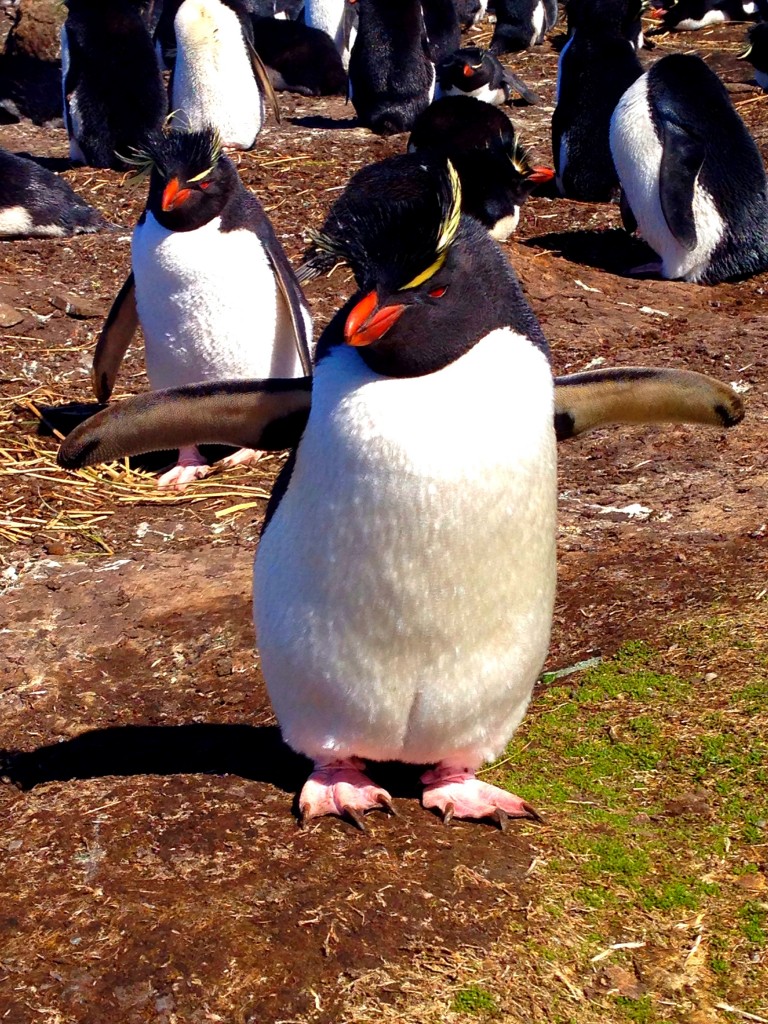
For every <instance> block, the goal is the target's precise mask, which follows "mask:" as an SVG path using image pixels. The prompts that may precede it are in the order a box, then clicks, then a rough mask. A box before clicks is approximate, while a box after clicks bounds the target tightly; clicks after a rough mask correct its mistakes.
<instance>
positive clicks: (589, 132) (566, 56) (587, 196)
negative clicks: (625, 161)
mask: <svg viewBox="0 0 768 1024" xmlns="http://www.w3.org/2000/svg"><path fill="white" fill-rule="evenodd" d="M571 2H572V4H573V5H574V6H571V5H570V4H569V19H570V24H571V32H572V34H571V37H570V39H569V40H568V42H567V43H566V45H565V46H564V47H563V50H562V51H561V53H560V59H559V63H558V74H557V98H556V106H555V110H554V113H553V115H552V156H553V159H554V163H555V170H556V172H557V188H558V191H559V192H560V194H561V195H563V196H566V197H567V198H568V199H578V200H582V201H585V202H607V201H608V200H610V199H611V198H612V196H613V194H614V192H615V191H616V190H617V189H618V184H619V181H618V176H617V174H616V169H615V168H614V166H613V161H612V159H611V149H610V143H609V131H610V122H611V115H612V114H613V111H614V109H615V107H616V104H617V103H618V102H619V100H620V99H621V97H622V95H623V93H624V92H625V91H626V89H628V88H629V86H630V85H631V84H632V83H633V82H634V81H635V80H636V79H637V78H638V77H639V76H640V75H641V74H642V73H643V68H642V65H641V64H640V61H639V60H638V57H637V53H636V52H635V48H634V46H633V45H632V43H631V42H630V41H629V40H628V39H627V38H626V35H625V29H624V26H623V23H622V20H621V14H622V8H621V5H615V4H608V5H604V4H602V3H601V4H597V5H594V6H593V5H591V4H589V3H579V4H578V5H576V2H575V0H571Z"/></svg>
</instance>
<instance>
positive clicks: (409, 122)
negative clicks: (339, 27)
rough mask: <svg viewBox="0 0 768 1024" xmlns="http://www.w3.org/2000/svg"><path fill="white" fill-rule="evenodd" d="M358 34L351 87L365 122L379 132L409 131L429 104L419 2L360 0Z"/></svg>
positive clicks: (431, 78)
mask: <svg viewBox="0 0 768 1024" xmlns="http://www.w3.org/2000/svg"><path fill="white" fill-rule="evenodd" d="M356 6H357V7H358V9H359V17H358V32H357V37H356V39H355V45H354V46H353V47H352V55H351V57H350V59H349V87H350V89H349V91H350V96H351V99H352V103H353V105H354V108H355V110H356V112H357V116H358V118H359V119H360V122H361V124H363V125H364V126H365V127H366V128H370V129H371V131H372V132H375V133H376V134H377V135H397V134H398V133H399V132H407V131H409V130H410V129H411V128H412V127H413V123H414V121H415V120H416V118H417V117H418V115H419V114H420V113H421V112H422V110H426V108H427V107H428V106H429V104H430V102H431V100H432V97H433V95H434V91H435V66H434V64H433V63H432V61H431V60H430V59H429V54H428V47H427V35H426V31H425V28H424V18H423V16H422V12H421V4H420V2H419V0H357V4H356Z"/></svg>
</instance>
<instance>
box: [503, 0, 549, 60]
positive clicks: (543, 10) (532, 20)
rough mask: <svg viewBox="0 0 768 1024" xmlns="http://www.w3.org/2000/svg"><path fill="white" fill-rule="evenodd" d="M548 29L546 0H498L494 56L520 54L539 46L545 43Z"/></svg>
mask: <svg viewBox="0 0 768 1024" xmlns="http://www.w3.org/2000/svg"><path fill="white" fill-rule="evenodd" d="M550 12H551V7H550ZM556 17H557V8H556V7H555V18H556ZM549 27H550V26H549V25H548V23H547V6H546V5H545V3H544V0H496V27H495V28H494V30H493V38H492V39H491V47H490V49H491V53H494V54H499V53H517V52H519V51H520V50H527V49H528V48H529V47H531V46H539V45H540V44H541V43H543V42H544V35H545V34H546V32H547V30H548V28H549Z"/></svg>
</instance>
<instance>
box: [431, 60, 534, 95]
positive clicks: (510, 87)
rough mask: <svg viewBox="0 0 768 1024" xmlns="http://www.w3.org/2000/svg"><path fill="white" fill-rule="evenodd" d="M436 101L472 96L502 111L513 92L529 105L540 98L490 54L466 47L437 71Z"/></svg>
mask: <svg viewBox="0 0 768 1024" xmlns="http://www.w3.org/2000/svg"><path fill="white" fill-rule="evenodd" d="M436 75H437V84H436V86H435V99H441V98H442V97H443V96H472V97H473V98H474V99H476V100H482V101H483V102H484V103H492V104H493V105H494V106H497V107H500V106H501V105H502V104H503V103H508V102H509V100H510V96H511V92H512V91H514V92H517V93H519V94H520V95H521V96H522V97H523V99H524V100H525V101H526V103H538V102H539V97H538V96H537V95H536V93H535V92H532V91H531V90H530V89H529V88H528V86H527V85H525V83H524V82H522V81H521V80H520V79H519V78H518V77H517V75H513V74H512V72H511V71H508V70H507V69H506V68H505V67H504V66H503V65H502V64H501V62H500V61H499V60H498V59H497V58H496V57H494V55H493V54H492V53H489V52H488V51H487V50H481V49H480V48H479V47H478V46H466V47H464V48H463V49H461V50H456V52H455V53H452V54H450V55H449V56H448V57H446V58H444V60H442V61H440V63H439V64H438V65H437V68H436Z"/></svg>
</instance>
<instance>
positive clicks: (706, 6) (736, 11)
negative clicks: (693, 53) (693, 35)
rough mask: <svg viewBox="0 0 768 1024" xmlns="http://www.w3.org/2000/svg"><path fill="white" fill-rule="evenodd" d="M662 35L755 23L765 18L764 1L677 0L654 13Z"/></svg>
mask: <svg viewBox="0 0 768 1024" xmlns="http://www.w3.org/2000/svg"><path fill="white" fill-rule="evenodd" d="M653 17H654V18H655V19H656V20H660V21H661V25H662V28H663V30H664V31H665V32H693V31H696V30H697V29H700V28H706V27H707V25H722V24H724V23H725V22H728V21H754V20H757V19H761V20H762V19H764V18H766V17H768V4H767V3H766V0H677V2H676V3H673V4H671V5H670V6H669V7H668V8H667V9H666V10H663V9H661V10H656V11H655V12H654V14H653Z"/></svg>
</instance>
